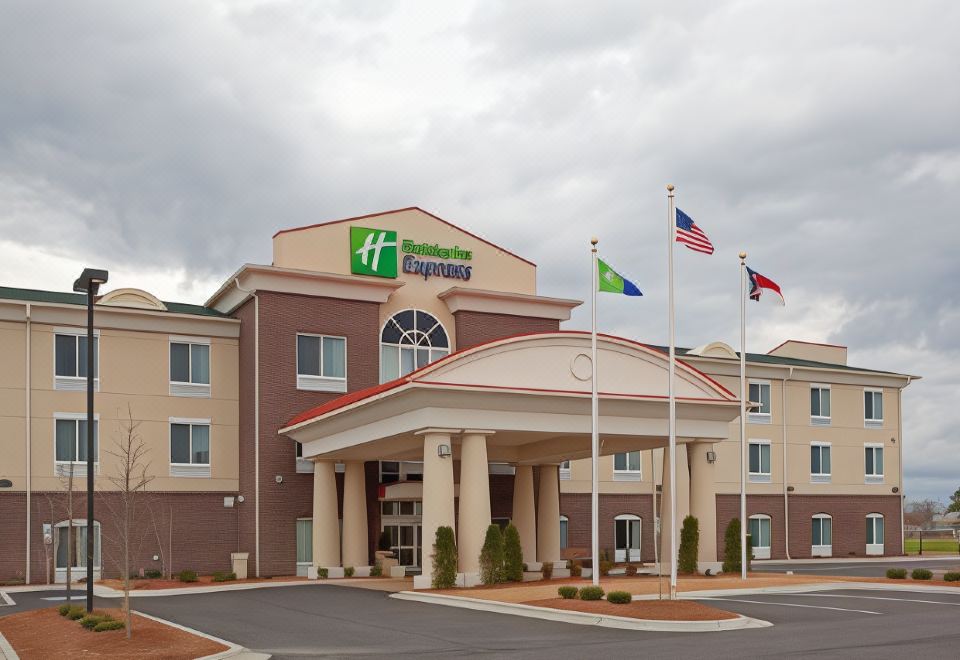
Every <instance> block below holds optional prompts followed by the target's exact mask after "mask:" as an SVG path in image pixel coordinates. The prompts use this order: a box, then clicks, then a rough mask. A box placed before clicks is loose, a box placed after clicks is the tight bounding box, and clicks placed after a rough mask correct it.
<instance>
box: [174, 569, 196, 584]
mask: <svg viewBox="0 0 960 660" xmlns="http://www.w3.org/2000/svg"><path fill="white" fill-rule="evenodd" d="M177 579H178V580H180V581H181V582H196V581H197V572H196V571H180V574H179V575H178V576H177Z"/></svg>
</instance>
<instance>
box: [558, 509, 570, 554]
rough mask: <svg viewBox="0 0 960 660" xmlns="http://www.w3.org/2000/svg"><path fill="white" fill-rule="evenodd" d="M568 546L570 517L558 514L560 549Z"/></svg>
mask: <svg viewBox="0 0 960 660" xmlns="http://www.w3.org/2000/svg"><path fill="white" fill-rule="evenodd" d="M568 547H570V518H568V517H567V516H564V515H561V516H560V549H561V550H564V549H565V548H568Z"/></svg>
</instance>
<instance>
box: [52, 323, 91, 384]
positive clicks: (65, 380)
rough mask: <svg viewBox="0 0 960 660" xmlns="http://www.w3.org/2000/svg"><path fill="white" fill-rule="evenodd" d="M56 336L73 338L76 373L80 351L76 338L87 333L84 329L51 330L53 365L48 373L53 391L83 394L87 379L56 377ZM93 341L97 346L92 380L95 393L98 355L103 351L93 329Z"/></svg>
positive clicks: (80, 377)
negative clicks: (51, 374)
mask: <svg viewBox="0 0 960 660" xmlns="http://www.w3.org/2000/svg"><path fill="white" fill-rule="evenodd" d="M57 335H65V336H72V337H74V342H75V344H76V346H77V373H79V372H80V362H79V361H80V349H79V342H78V341H77V339H76V338H77V337H84V338H86V336H87V331H86V329H85V328H54V329H53V364H52V365H51V367H50V371H51V372H52V373H53V389H55V390H61V391H64V392H85V391H86V389H87V377H86V376H58V375H57ZM93 337H94V341H95V342H96V344H97V350H96V351H95V353H96V358H97V364H96V365H95V367H94V372H93V373H94V374H95V376H94V378H93V390H94V391H95V392H99V391H100V353H101V351H103V342H101V341H100V331H99V330H97V329H96V328H94V330H93Z"/></svg>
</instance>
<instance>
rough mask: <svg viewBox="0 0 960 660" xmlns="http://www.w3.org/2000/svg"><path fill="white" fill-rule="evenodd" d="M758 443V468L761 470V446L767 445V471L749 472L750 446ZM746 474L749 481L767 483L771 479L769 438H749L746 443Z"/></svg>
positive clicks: (771, 452)
mask: <svg viewBox="0 0 960 660" xmlns="http://www.w3.org/2000/svg"><path fill="white" fill-rule="evenodd" d="M751 445H760V466H759V467H760V469H761V470H763V447H764V446H766V447H767V458H768V463H769V465H770V471H769V472H762V471H761V472H751V471H750V446H751ZM747 474H748V475H749V480H750V483H754V484H768V483H770V482H771V481H772V480H773V442H772V441H770V440H750V441H749V442H748V443H747Z"/></svg>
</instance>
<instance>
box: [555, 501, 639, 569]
mask: <svg viewBox="0 0 960 660" xmlns="http://www.w3.org/2000/svg"><path fill="white" fill-rule="evenodd" d="M599 509H600V511H599V513H600V522H599V528H598V531H599V541H600V549H601V550H609V552H610V555H611V557H612V556H613V550H614V548H615V547H616V539H615V538H614V518H615V517H616V516H618V515H620V514H624V513H629V514H633V515H635V516H640V518H641V522H640V558H641V561H644V562H653V561H655V551H654V546H653V536H654V529H653V524H654V523H653V498H652V497H651V495H649V494H636V495H632V494H631V495H604V494H601V495H600V502H599ZM560 515H562V516H567V518H568V519H569V522H568V523H567V548H568V550H569V551H570V553H574V552H575V553H576V555H577V556H583V555H584V553H583V552H582V550H585V551H586V554H587V555H589V554H590V527H591V523H590V520H591V516H590V493H561V494H560Z"/></svg>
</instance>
